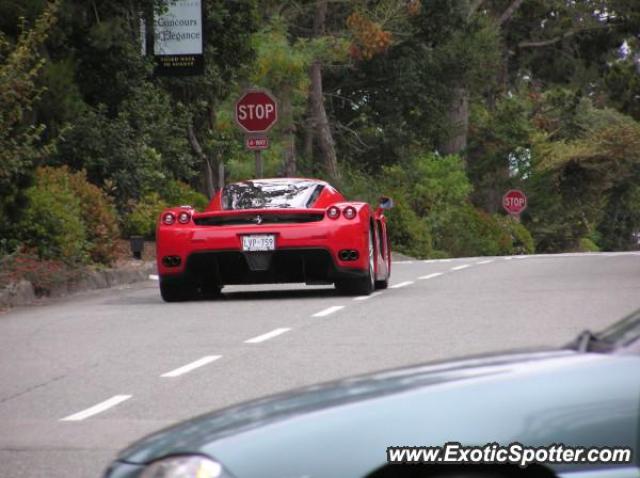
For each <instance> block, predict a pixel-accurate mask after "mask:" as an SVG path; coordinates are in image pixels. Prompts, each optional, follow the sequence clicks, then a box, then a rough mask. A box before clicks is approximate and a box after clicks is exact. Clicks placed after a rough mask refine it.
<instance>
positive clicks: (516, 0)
mask: <svg viewBox="0 0 640 478" xmlns="http://www.w3.org/2000/svg"><path fill="white" fill-rule="evenodd" d="M523 3H524V0H513V3H512V4H511V5H509V8H507V9H506V10H505V11H504V13H503V14H502V15H500V19H499V20H498V25H499V26H502V25H504V24H505V23H507V22H508V21H509V20H511V17H512V16H513V14H514V13H516V10H517V9H518V8H520V5H522V4H523Z"/></svg>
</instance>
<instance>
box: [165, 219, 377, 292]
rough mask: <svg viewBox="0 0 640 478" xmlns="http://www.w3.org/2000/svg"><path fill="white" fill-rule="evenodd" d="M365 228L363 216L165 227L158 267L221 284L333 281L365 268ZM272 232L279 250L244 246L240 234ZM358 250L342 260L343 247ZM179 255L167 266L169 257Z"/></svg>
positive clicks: (359, 273) (168, 272) (169, 273)
mask: <svg viewBox="0 0 640 478" xmlns="http://www.w3.org/2000/svg"><path fill="white" fill-rule="evenodd" d="M367 231H368V227H367V228H364V227H363V225H362V222H361V221H354V222H352V223H347V224H342V225H341V224H336V223H335V222H333V223H329V224H327V223H325V221H322V222H319V223H313V224H285V225H278V226H277V227H273V226H254V225H249V226H234V227H202V226H194V227H179V228H171V227H161V228H159V230H158V241H157V262H158V272H159V274H160V275H161V276H163V277H169V276H172V277H175V278H178V277H181V278H185V277H193V278H206V279H207V280H214V279H215V280H216V281H217V282H218V283H221V284H248V283H275V282H323V281H324V282H333V281H335V280H336V279H342V278H348V277H360V276H363V275H364V274H365V271H366V270H367V267H368V264H367V250H368V249H367V248H368V244H367V242H366V241H367V239H366V238H367V235H366V234H367ZM250 234H274V235H275V238H276V250H275V251H272V252H268V253H267V252H265V253H249V252H243V251H242V236H243V235H250ZM344 250H356V251H358V252H359V257H358V259H357V260H350V261H344V260H341V258H340V251H344ZM169 256H171V257H177V258H179V262H180V264H179V265H178V266H175V265H174V266H173V267H167V266H166V264H165V263H163V258H165V257H169Z"/></svg>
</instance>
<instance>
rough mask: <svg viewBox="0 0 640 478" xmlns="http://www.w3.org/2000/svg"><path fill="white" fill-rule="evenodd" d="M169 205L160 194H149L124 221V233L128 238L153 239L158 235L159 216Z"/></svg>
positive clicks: (136, 204)
mask: <svg viewBox="0 0 640 478" xmlns="http://www.w3.org/2000/svg"><path fill="white" fill-rule="evenodd" d="M166 208H167V203H166V202H165V201H164V200H163V199H162V198H161V197H160V195H159V194H158V193H149V194H146V195H145V196H143V197H142V199H141V200H140V201H138V202H137V203H135V205H134V206H133V208H132V209H131V212H130V213H129V215H127V217H126V218H125V220H124V231H125V234H126V235H127V236H129V237H130V236H144V237H145V238H146V239H153V238H155V235H156V223H157V221H158V216H159V215H160V213H161V212H162V210H163V209H166Z"/></svg>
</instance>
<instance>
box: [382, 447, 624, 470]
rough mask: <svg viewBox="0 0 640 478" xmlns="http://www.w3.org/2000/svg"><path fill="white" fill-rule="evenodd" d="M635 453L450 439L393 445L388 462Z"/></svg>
mask: <svg viewBox="0 0 640 478" xmlns="http://www.w3.org/2000/svg"><path fill="white" fill-rule="evenodd" d="M632 455H633V453H632V451H631V449H630V448H625V447H614V448H612V447H593V448H586V447H572V446H567V445H564V444H562V443H559V444H553V445H549V446H543V447H528V446H525V445H523V444H522V443H517V442H514V443H511V444H509V445H507V446H502V445H500V444H498V443H487V444H486V445H483V446H463V445H462V444H461V443H458V442H448V443H445V444H444V445H443V446H433V447H411V446H391V447H388V448H387V461H388V462H389V463H397V464H400V463H425V464H447V463H472V464H489V465H494V464H511V465H518V466H521V467H525V466H528V465H531V464H534V463H537V464H579V463H588V464H605V463H606V464H625V463H631V460H632V459H633V456H632Z"/></svg>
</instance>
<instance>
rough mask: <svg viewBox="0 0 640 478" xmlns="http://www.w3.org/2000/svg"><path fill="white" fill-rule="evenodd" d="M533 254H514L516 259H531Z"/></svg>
mask: <svg viewBox="0 0 640 478" xmlns="http://www.w3.org/2000/svg"><path fill="white" fill-rule="evenodd" d="M530 257H532V256H514V259H529V258H530Z"/></svg>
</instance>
